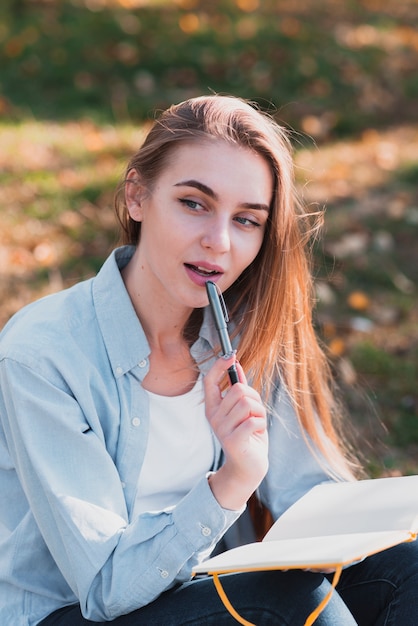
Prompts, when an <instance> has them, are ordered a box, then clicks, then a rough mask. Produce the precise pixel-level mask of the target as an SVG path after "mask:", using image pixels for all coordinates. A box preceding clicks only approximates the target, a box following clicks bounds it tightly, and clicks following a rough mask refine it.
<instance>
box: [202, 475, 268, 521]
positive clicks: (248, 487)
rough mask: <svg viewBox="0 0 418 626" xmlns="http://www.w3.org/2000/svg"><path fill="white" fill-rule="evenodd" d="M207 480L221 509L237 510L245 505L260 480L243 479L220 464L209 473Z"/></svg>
mask: <svg viewBox="0 0 418 626" xmlns="http://www.w3.org/2000/svg"><path fill="white" fill-rule="evenodd" d="M208 482H209V487H210V488H211V490H212V493H213V496H214V497H215V499H216V500H217V501H218V503H219V505H220V506H221V507H222V508H223V509H228V510H230V511H239V510H240V509H242V507H244V506H245V504H246V503H247V501H248V500H249V498H250V496H251V495H252V494H253V493H254V491H255V490H256V489H257V487H258V485H259V484H260V482H261V481H258V482H256V481H254V480H251V481H250V482H248V481H245V480H243V479H242V478H240V477H238V476H235V475H233V474H231V473H230V472H228V470H227V468H226V467H225V466H222V467H221V468H220V469H219V470H218V471H217V472H215V473H213V474H210V475H209V477H208Z"/></svg>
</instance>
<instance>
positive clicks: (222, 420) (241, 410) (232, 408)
mask: <svg viewBox="0 0 418 626" xmlns="http://www.w3.org/2000/svg"><path fill="white" fill-rule="evenodd" d="M234 361H235V355H232V356H231V357H229V358H227V359H225V358H220V359H218V360H217V361H216V363H215V364H214V365H213V367H212V368H211V370H210V372H209V373H208V374H207V375H206V376H205V380H204V384H205V405H206V415H207V418H208V420H209V421H210V423H211V426H212V428H213V429H214V430H215V432H216V434H217V435H218V436H220V437H222V436H227V435H228V434H229V433H230V432H231V431H233V430H234V429H236V428H237V427H238V426H240V425H241V424H244V422H247V421H248V420H250V421H248V424H245V427H244V428H243V430H251V429H252V430H254V429H255V430H263V429H265V426H266V424H265V418H266V415H265V408H264V405H263V403H262V401H261V399H260V396H259V394H258V393H257V391H255V389H253V388H252V387H250V386H249V385H248V384H247V380H246V377H245V374H244V371H243V369H242V367H241V365H240V364H239V363H237V362H236V361H235V363H236V366H237V371H238V377H239V380H240V382H239V383H236V384H235V385H233V386H231V387H230V388H229V389H228V390H227V391H226V392H225V391H223V390H222V381H223V380H224V376H225V374H226V372H227V370H228V368H229V367H230V366H231V365H232V364H233V363H234ZM250 418H251V419H250Z"/></svg>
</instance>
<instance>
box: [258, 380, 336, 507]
mask: <svg viewBox="0 0 418 626" xmlns="http://www.w3.org/2000/svg"><path fill="white" fill-rule="evenodd" d="M323 436H324V438H325V434H323ZM329 445H331V442H329ZM338 479H340V478H339V477H338V476H336V473H335V471H333V470H332V468H331V467H330V465H329V463H328V462H327V460H326V459H325V458H324V457H323V455H322V454H321V452H320V451H319V450H318V449H317V448H316V446H315V445H314V443H313V442H312V441H310V439H309V437H308V435H307V434H306V433H303V432H302V429H301V426H300V424H299V421H298V418H297V415H296V412H295V409H294V407H293V405H292V402H291V399H290V398H289V395H288V393H287V392H286V391H285V390H284V389H283V388H281V387H277V389H276V391H275V394H274V403H272V411H271V414H270V416H269V470H268V472H267V475H266V477H265V478H264V480H263V482H262V484H261V485H260V488H259V497H260V499H261V500H262V502H263V503H264V504H265V506H266V507H267V508H268V509H269V510H270V512H271V514H272V516H273V519H277V518H278V517H280V515H282V513H284V512H285V511H286V510H287V509H288V508H289V507H290V506H291V505H292V504H294V503H295V502H296V500H298V499H299V498H301V497H302V496H303V495H304V494H305V493H306V492H307V491H309V489H311V488H312V487H314V486H315V485H317V484H319V483H323V482H328V481H331V480H338Z"/></svg>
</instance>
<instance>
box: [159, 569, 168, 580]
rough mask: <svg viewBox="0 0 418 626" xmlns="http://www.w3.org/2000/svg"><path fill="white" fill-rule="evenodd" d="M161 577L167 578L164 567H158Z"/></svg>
mask: <svg viewBox="0 0 418 626" xmlns="http://www.w3.org/2000/svg"><path fill="white" fill-rule="evenodd" d="M160 576H161V578H168V572H167V570H166V569H160Z"/></svg>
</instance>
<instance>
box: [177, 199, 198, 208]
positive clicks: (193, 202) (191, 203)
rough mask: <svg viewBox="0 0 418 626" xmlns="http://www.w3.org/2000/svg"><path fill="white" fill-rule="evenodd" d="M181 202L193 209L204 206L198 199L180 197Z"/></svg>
mask: <svg viewBox="0 0 418 626" xmlns="http://www.w3.org/2000/svg"><path fill="white" fill-rule="evenodd" d="M180 202H181V204H184V205H185V206H187V208H189V209H192V210H193V211H197V210H199V209H200V208H202V205H201V204H200V202H197V201H196V200H189V198H180Z"/></svg>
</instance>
